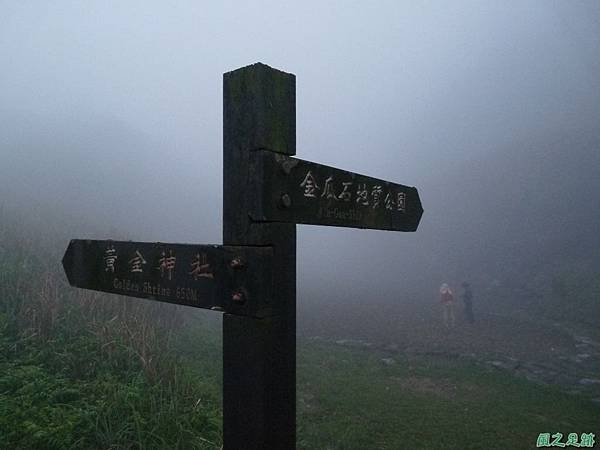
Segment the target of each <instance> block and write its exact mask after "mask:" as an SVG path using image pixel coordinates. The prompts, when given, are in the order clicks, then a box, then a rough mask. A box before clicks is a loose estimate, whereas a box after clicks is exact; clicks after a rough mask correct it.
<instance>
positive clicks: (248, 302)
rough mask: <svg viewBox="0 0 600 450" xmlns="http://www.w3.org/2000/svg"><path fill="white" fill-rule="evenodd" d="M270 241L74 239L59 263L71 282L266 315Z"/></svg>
mask: <svg viewBox="0 0 600 450" xmlns="http://www.w3.org/2000/svg"><path fill="white" fill-rule="evenodd" d="M272 253H273V252H272V249H271V247H250V246H221V245H188V244H165V243H161V242H156V243H151V242H132V241H110V240H106V241H99V240H83V239H75V240H72V241H71V242H70V243H69V247H68V248H67V251H66V252H65V256H64V257H63V260H62V263H63V267H64V269H65V273H66V274H67V278H68V280H69V283H70V284H71V285H72V286H75V287H79V288H84V289H93V290H96V291H102V292H110V293H113V294H121V295H127V296H133V297H141V298H148V299H152V300H158V301H162V302H169V303H176V304H178V305H187V306H193V307H196V308H207V309H216V310H220V311H225V312H229V313H232V314H238V315H246V316H248V315H249V316H254V317H262V316H266V315H269V311H270V300H271V288H272Z"/></svg>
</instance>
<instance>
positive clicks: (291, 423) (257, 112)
mask: <svg viewBox="0 0 600 450" xmlns="http://www.w3.org/2000/svg"><path fill="white" fill-rule="evenodd" d="M295 153H296V84H295V76H294V75H292V74H289V73H285V72H281V71H279V70H276V69H272V68H270V67H268V66H266V65H264V64H260V63H259V64H254V65H251V66H248V67H243V68H241V69H238V70H234V71H232V72H228V73H226V74H225V75H224V79H223V245H189V244H186V245H184V244H165V243H144V242H131V241H128V242H123V241H110V240H106V241H98V240H73V241H71V243H70V244H69V247H68V248H67V251H66V253H65V256H64V258H63V266H64V269H65V272H66V274H67V277H68V279H69V283H70V284H71V285H72V286H76V287H80V288H85V289H94V290H98V291H104V292H111V293H115V294H121V295H127V296H133V297H142V298H148V299H152V300H158V301H164V302H170V303H176V304H181V305H187V306H194V307H198V308H208V309H214V310H218V311H223V312H225V314H224V316H223V441H224V448H225V449H226V450H238V449H247V450H254V449H256V450H258V449H260V450H287V449H293V448H295V441H296V224H297V223H304V224H316V225H330V226H343V227H354V228H371V229H380V230H394V231H415V230H416V229H417V226H418V224H419V221H420V218H421V215H422V214H423V209H422V207H421V202H420V199H419V195H418V192H417V190H416V189H415V188H414V187H408V186H403V185H401V184H395V183H391V182H387V181H382V180H378V179H375V178H371V177H367V176H364V175H359V174H354V173H351V172H347V171H344V170H340V169H335V168H332V167H328V166H324V165H321V164H317V163H313V162H308V161H303V160H300V159H296V158H293V155H294V154H295Z"/></svg>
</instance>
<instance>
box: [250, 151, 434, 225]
mask: <svg viewBox="0 0 600 450" xmlns="http://www.w3.org/2000/svg"><path fill="white" fill-rule="evenodd" d="M251 174H252V176H250V177H249V180H250V183H251V189H250V192H252V193H253V195H252V207H251V208H252V210H251V214H250V215H251V217H252V219H253V220H255V221H259V222H263V221H264V222H288V223H305V224H313V225H330V226H338V227H352V228H371V229H376V230H393V231H415V230H416V229H417V227H418V225H419V221H420V220H421V216H422V215H423V208H422V206H421V200H420V198H419V193H418V192H417V189H416V188H414V187H410V186H404V185H402V184H396V183H392V182H389V181H384V180H378V179H376V178H372V177H368V176H365V175H360V174H357V173H352V172H348V171H346V170H341V169H336V168H334V167H329V166H325V165H323V164H318V163H314V162H310V161H304V160H302V159H298V158H293V157H291V156H285V155H281V154H279V153H275V152H271V151H267V150H257V151H254V152H251Z"/></svg>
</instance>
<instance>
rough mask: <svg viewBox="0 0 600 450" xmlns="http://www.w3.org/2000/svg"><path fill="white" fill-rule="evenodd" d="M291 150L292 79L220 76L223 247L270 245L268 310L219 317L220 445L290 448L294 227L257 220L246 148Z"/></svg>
mask: <svg viewBox="0 0 600 450" xmlns="http://www.w3.org/2000/svg"><path fill="white" fill-rule="evenodd" d="M259 149H266V150H270V151H273V152H277V153H282V154H285V155H294V154H295V153H296V78H295V76H294V75H293V74H289V73H285V72H281V71H279V70H275V69H272V68H270V67H268V66H266V65H264V64H260V63H259V64H253V65H251V66H248V67H244V68H241V69H238V70H234V71H232V72H228V73H225V74H224V75H223V244H224V245H240V246H242V245H244V246H245V245H253V246H263V245H265V246H266V245H268V246H272V247H273V267H274V272H273V280H274V286H273V295H272V314H271V315H270V316H269V317H266V318H253V317H241V316H235V315H231V314H225V315H224V316H223V440H224V448H225V449H226V450H239V449H247V450H253V449H260V450H275V449H276V450H287V449H294V448H295V445H296V225H295V224H293V223H269V222H266V223H265V222H263V223H258V222H254V221H252V220H251V219H250V216H249V211H250V210H251V207H252V204H253V202H255V201H256V199H254V198H253V196H255V195H256V192H250V190H249V189H247V187H248V186H249V184H250V180H251V179H252V180H253V182H254V183H256V182H259V183H260V180H258V179H256V174H255V173H254V170H253V166H252V164H251V155H250V153H251V152H252V151H256V150H259Z"/></svg>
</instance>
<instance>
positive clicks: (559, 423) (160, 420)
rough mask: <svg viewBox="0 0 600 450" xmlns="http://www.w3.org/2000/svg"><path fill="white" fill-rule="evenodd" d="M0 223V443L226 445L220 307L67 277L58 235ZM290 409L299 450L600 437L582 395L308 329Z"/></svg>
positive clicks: (596, 416) (519, 444)
mask: <svg viewBox="0 0 600 450" xmlns="http://www.w3.org/2000/svg"><path fill="white" fill-rule="evenodd" d="M5 219H6V217H5ZM0 231H1V234H0V236H1V240H0V437H1V439H0V448H6V449H15V448H18V449H32V450H33V449H35V450H38V449H41V450H54V449H61V450H62V449H109V448H110V449H218V448H220V447H221V445H222V438H221V430H222V424H221V420H222V419H221V417H222V414H221V411H222V409H221V408H222V407H221V403H220V392H221V338H220V317H219V316H218V314H217V313H212V314H211V313H198V314H189V311H186V314H185V315H184V314H182V313H181V310H180V309H179V308H177V307H175V306H172V305H162V304H158V303H153V302H149V301H143V300H138V299H131V298H129V299H126V298H123V297H116V296H108V295H101V294H96V293H92V292H85V291H80V290H76V289H73V288H70V287H68V286H67V285H66V283H65V281H64V278H63V276H62V274H61V272H60V266H59V264H58V261H59V258H60V254H61V249H60V248H58V246H57V245H56V244H55V243H56V242H57V241H60V239H58V240H56V239H54V238H52V237H50V238H48V236H47V235H45V236H46V239H43V238H40V236H41V235H40V233H38V230H36V229H35V227H33V228H27V227H26V226H24V225H23V223H21V222H19V223H15V222H14V221H13V226H9V225H8V223H7V221H6V220H5V223H4V224H3V225H2V228H0ZM184 317H185V320H184ZM330 326H333V325H330ZM174 330H177V331H174ZM297 411H298V438H297V439H298V448H299V449H306V450H314V449H323V450H325V449H328V450H333V449H340V450H341V449H345V450H348V449H357V450H358V449H360V450H363V449H415V448H418V449H436V450H437V449H439V450H442V449H512V448H514V449H529V448H535V443H536V439H537V436H538V434H539V433H543V432H550V433H555V432H561V433H563V434H564V435H565V436H566V435H567V434H568V433H571V432H573V433H583V432H586V433H589V432H593V433H596V434H597V435H600V430H599V429H598V423H600V408H598V407H597V406H595V405H594V404H592V403H591V402H588V401H586V402H583V401H581V399H580V398H579V397H577V396H572V395H567V394H565V393H562V392H560V391H559V390H558V389H556V388H553V387H550V386H546V387H543V386H539V385H537V384H534V383H531V382H529V381H526V380H522V379H517V378H514V377H512V376H510V375H508V374H506V373H504V372H500V371H497V370H495V369H493V368H490V367H488V366H482V365H480V364H477V363H476V362H475V361H472V360H468V359H462V358H455V357H448V356H444V355H418V354H408V353H404V352H401V351H400V352H398V351H396V352H394V353H390V352H386V351H385V350H381V349H375V348H364V349H359V348H350V347H347V346H341V345H338V344H335V343H332V342H326V341H324V340H318V339H308V338H302V339H300V340H299V348H298V403H297Z"/></svg>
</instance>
